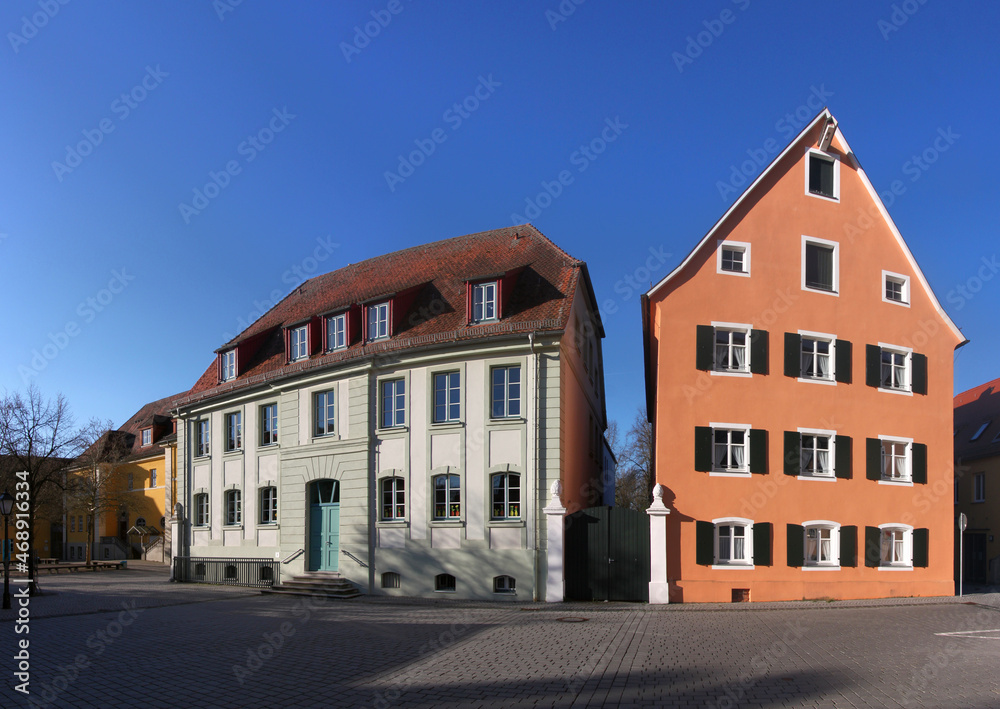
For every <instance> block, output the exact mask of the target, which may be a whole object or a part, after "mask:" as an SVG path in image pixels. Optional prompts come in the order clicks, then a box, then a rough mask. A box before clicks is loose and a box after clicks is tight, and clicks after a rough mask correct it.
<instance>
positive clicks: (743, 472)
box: [708, 423, 752, 478]
mask: <svg viewBox="0 0 1000 709" xmlns="http://www.w3.org/2000/svg"><path fill="white" fill-rule="evenodd" d="M709 426H710V427H711V429H712V470H711V471H709V473H708V474H709V475H710V476H713V477H729V478H748V477H750V429H751V428H752V427H751V426H750V424H746V423H710V424H709ZM716 431H726V432H728V433H732V432H734V431H739V432H741V433H742V434H743V464H744V465H743V467H742V468H719V467H716V464H715V461H716V457H715V433H716ZM726 445H727V447H728V450H729V451H731V450H732V446H733V443H732V436H729V440H728V442H727V443H726ZM729 455H731V453H727V457H728V456H729Z"/></svg>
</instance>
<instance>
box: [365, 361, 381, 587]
mask: <svg viewBox="0 0 1000 709" xmlns="http://www.w3.org/2000/svg"><path fill="white" fill-rule="evenodd" d="M368 402H369V409H368V417H367V418H368V595H370V596H374V595H375V535H376V533H377V528H376V526H375V525H376V520H377V519H378V490H377V489H376V486H377V484H378V475H377V473H376V470H375V429H376V427H377V425H378V386H377V378H376V374H375V370H374V369H373V368H369V370H368ZM372 406H374V409H372V408H371V407H372ZM373 410H374V415H373V414H372V411H373Z"/></svg>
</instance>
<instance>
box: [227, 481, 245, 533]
mask: <svg viewBox="0 0 1000 709" xmlns="http://www.w3.org/2000/svg"><path fill="white" fill-rule="evenodd" d="M222 503H223V504H222V513H223V517H222V519H223V524H224V526H226V527H239V526H241V525H242V524H243V493H242V492H241V491H240V490H238V489H229V490H226V491H225V493H224V494H223V499H222Z"/></svg>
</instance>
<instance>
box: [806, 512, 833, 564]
mask: <svg viewBox="0 0 1000 709" xmlns="http://www.w3.org/2000/svg"><path fill="white" fill-rule="evenodd" d="M802 527H803V529H802V568H803V569H805V570H807V571H818V570H826V571H837V570H838V569H840V524H839V523H837V522H833V521H831V520H828V519H812V520H809V521H808V522H803V523H802ZM811 529H815V530H827V531H829V532H830V557H831V558H830V560H828V561H820V560H816V561H812V560H810V559H809V530H811ZM820 541H822V540H820Z"/></svg>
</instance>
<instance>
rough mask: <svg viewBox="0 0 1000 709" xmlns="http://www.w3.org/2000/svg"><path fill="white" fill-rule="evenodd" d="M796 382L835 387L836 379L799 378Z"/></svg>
mask: <svg viewBox="0 0 1000 709" xmlns="http://www.w3.org/2000/svg"><path fill="white" fill-rule="evenodd" d="M797 381H800V382H804V383H806V384H826V385H827V386H837V380H836V379H822V378H820V377H799V378H798V380H797Z"/></svg>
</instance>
